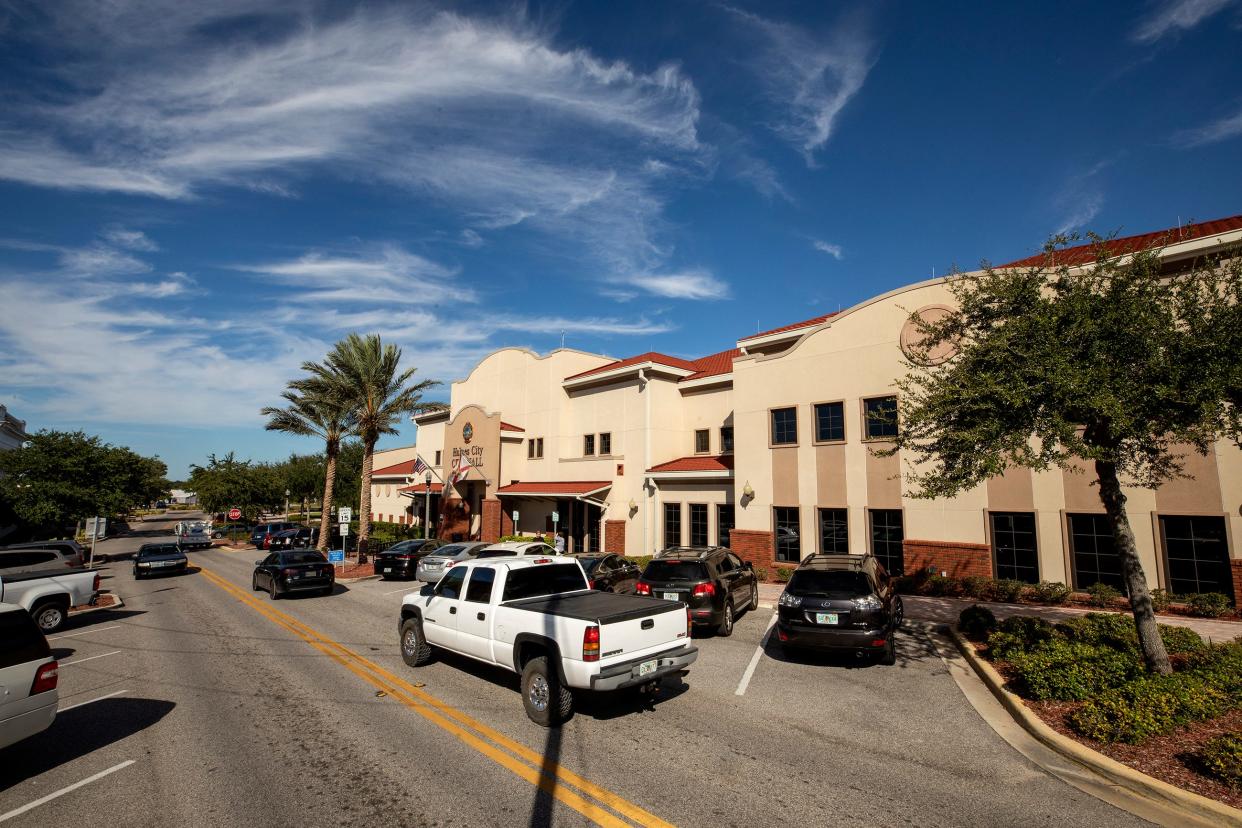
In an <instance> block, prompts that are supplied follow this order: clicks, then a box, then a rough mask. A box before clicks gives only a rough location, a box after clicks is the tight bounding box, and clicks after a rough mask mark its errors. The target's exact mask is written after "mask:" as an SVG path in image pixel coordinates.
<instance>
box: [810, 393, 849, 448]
mask: <svg viewBox="0 0 1242 828" xmlns="http://www.w3.org/2000/svg"><path fill="white" fill-rule="evenodd" d="M815 439H816V440H818V441H819V442H821V443H827V442H831V441H834V440H844V439H845V404H844V403H839V402H833V403H820V404H819V405H817V406H815Z"/></svg>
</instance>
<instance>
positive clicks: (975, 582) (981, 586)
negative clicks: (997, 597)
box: [962, 575, 992, 598]
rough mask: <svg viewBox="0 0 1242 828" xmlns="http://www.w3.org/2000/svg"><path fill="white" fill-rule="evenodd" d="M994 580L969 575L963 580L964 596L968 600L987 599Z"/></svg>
mask: <svg viewBox="0 0 1242 828" xmlns="http://www.w3.org/2000/svg"><path fill="white" fill-rule="evenodd" d="M991 585H992V579H991V578H986V577H984V576H983V575H967V576H966V577H965V578H963V579H962V594H963V595H965V596H966V597H967V598H987V597H988V591H989V589H990V587H991Z"/></svg>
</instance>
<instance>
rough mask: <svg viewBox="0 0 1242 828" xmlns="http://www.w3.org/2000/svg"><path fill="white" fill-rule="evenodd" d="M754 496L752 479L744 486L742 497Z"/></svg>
mask: <svg viewBox="0 0 1242 828" xmlns="http://www.w3.org/2000/svg"><path fill="white" fill-rule="evenodd" d="M754 496H755V490H754V489H752V488H751V486H750V481H749V480H747V481H746V484H745V485H744V486H742V497H746V498H752V497H754Z"/></svg>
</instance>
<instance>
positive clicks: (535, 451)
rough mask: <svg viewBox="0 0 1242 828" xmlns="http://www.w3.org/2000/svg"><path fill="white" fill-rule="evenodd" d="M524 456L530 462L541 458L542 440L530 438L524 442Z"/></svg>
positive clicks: (540, 438)
mask: <svg viewBox="0 0 1242 828" xmlns="http://www.w3.org/2000/svg"><path fill="white" fill-rule="evenodd" d="M526 456H527V457H528V458H529V459H531V460H538V459H539V458H541V457H543V438H542V437H531V438H530V439H528V440H527V441H526Z"/></svg>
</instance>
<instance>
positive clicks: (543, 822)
mask: <svg viewBox="0 0 1242 828" xmlns="http://www.w3.org/2000/svg"><path fill="white" fill-rule="evenodd" d="M562 739H563V733H562V731H561V729H560V728H559V727H550V728H548V731H547V736H545V737H544V740H543V761H542V762H541V763H540V766H539V773H540V779H539V784H538V785H536V786H535V799H534V801H533V802H531V805H530V822H529V823H528V825H529V826H530V828H547V826H549V825H551V824H552V810H553V804H554V801H555V796H556V784H557V780H556V767H557V765H558V764H559V763H560V761H561V741H562Z"/></svg>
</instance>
